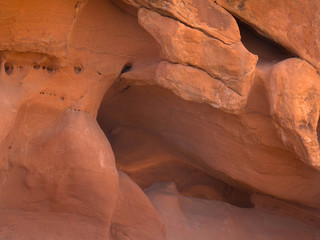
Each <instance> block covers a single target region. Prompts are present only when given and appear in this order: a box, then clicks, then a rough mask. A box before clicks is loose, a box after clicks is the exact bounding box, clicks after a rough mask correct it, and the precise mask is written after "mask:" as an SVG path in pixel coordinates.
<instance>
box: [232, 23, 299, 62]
mask: <svg viewBox="0 0 320 240" xmlns="http://www.w3.org/2000/svg"><path fill="white" fill-rule="evenodd" d="M235 19H236V21H237V24H238V26H239V30H240V35H241V42H242V43H243V45H244V46H245V47H246V48H247V50H248V51H249V52H251V53H253V54H256V55H258V56H259V62H258V63H266V62H272V63H276V62H280V61H282V60H285V59H287V58H291V57H295V54H293V53H291V52H289V51H288V50H287V49H285V48H284V47H283V46H281V45H279V44H277V43H276V42H274V41H272V40H271V39H269V38H267V37H265V36H263V35H261V34H259V33H258V32H257V31H256V30H255V29H254V28H253V27H251V26H250V25H248V24H246V23H245V22H243V21H241V20H239V19H238V18H236V17H235Z"/></svg>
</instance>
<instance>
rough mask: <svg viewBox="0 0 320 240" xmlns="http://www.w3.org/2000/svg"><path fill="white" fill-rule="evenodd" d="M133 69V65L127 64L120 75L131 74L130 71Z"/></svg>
mask: <svg viewBox="0 0 320 240" xmlns="http://www.w3.org/2000/svg"><path fill="white" fill-rule="evenodd" d="M131 68H132V63H127V64H125V65H124V66H123V68H122V70H121V73H120V74H123V73H126V72H129V71H130V70H131Z"/></svg>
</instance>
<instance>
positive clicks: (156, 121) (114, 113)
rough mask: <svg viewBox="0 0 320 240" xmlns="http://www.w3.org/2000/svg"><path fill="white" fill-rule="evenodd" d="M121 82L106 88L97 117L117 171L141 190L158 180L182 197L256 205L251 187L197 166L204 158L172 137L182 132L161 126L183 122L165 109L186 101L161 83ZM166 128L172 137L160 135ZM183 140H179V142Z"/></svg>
mask: <svg viewBox="0 0 320 240" xmlns="http://www.w3.org/2000/svg"><path fill="white" fill-rule="evenodd" d="M119 84H121V83H120V81H118V82H116V83H115V84H114V85H113V87H112V88H111V89H110V90H109V91H108V92H107V93H106V95H105V97H104V99H103V101H102V104H101V106H100V109H99V113H98V117H97V121H98V123H99V125H100V127H101V129H102V130H103V131H104V133H105V135H106V137H107V139H108V140H109V142H110V144H111V146H112V149H113V152H114V155H115V160H116V166H117V169H118V170H119V171H122V172H124V173H126V174H127V175H128V176H129V177H130V178H131V179H132V180H133V181H134V182H135V183H136V184H138V185H139V186H140V187H141V188H142V190H145V189H147V188H148V187H150V186H151V185H152V184H154V183H158V182H173V183H175V185H176V187H177V190H178V191H179V193H180V194H181V195H183V196H187V197H193V198H200V199H208V200H217V201H223V202H227V203H229V204H232V205H235V206H238V207H242V208H252V207H253V204H252V202H251V192H250V191H249V190H248V189H245V188H243V187H242V186H241V187H239V186H240V185H239V186H235V185H232V184H229V183H227V182H225V181H223V180H221V179H219V178H217V177H216V176H214V175H213V174H211V173H209V172H207V171H206V170H205V167H201V166H200V165H197V162H200V160H198V159H197V156H194V155H192V154H190V153H189V152H188V148H187V147H185V148H183V149H182V150H181V148H180V149H178V148H176V147H175V145H174V144H172V142H171V140H170V138H172V139H174V138H177V137H180V136H177V135H178V134H177V135H175V133H174V132H172V131H170V130H163V129H165V128H166V126H167V127H168V126H169V125H170V124H171V123H175V124H176V123H177V121H179V120H177V119H174V118H171V116H170V115H167V114H166V113H164V112H163V110H164V109H167V110H168V109H170V107H171V106H170V105H172V104H174V102H175V101H179V103H180V102H181V103H182V104H185V105H186V104H188V102H186V101H185V100H182V99H180V98H178V97H177V96H175V95H174V94H172V93H171V92H170V91H168V90H164V89H162V88H159V87H150V86H132V87H130V88H128V89H127V90H126V91H122V90H121V89H120V88H119V86H118V85H119ZM119 89H120V90H119ZM152 98H153V99H152ZM169 111H170V110H169ZM170 128H171V127H170ZM173 128H174V127H173ZM165 131H170V135H171V136H170V137H169V141H168V140H167V139H165V138H163V137H161V134H162V133H164V132H165ZM159 133H161V134H159ZM165 134H167V133H165ZM184 141H185V140H184V139H183V138H182V139H180V140H179V142H180V143H181V144H184Z"/></svg>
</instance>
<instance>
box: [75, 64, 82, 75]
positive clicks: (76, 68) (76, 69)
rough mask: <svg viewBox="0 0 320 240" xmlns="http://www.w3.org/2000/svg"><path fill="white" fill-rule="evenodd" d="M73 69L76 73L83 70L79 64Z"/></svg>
mask: <svg viewBox="0 0 320 240" xmlns="http://www.w3.org/2000/svg"><path fill="white" fill-rule="evenodd" d="M73 69H74V72H75V73H80V72H81V71H82V68H81V67H80V66H78V65H76V66H74V67H73Z"/></svg>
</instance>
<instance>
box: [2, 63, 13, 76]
mask: <svg viewBox="0 0 320 240" xmlns="http://www.w3.org/2000/svg"><path fill="white" fill-rule="evenodd" d="M4 70H5V72H6V74H7V75H10V74H11V73H12V71H13V65H12V64H10V63H5V64H4Z"/></svg>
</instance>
